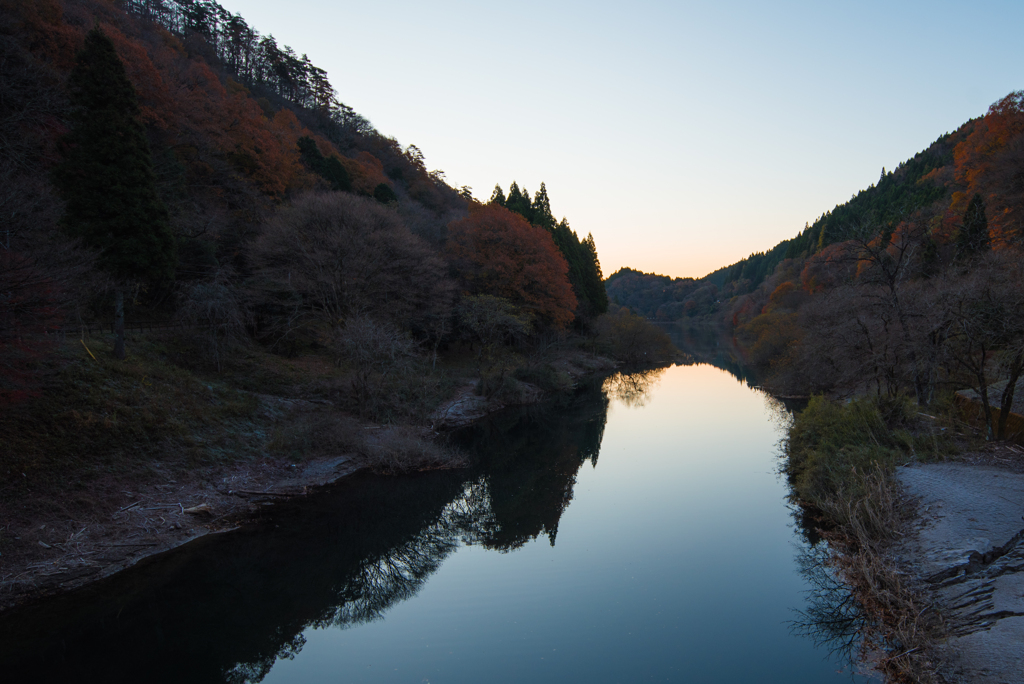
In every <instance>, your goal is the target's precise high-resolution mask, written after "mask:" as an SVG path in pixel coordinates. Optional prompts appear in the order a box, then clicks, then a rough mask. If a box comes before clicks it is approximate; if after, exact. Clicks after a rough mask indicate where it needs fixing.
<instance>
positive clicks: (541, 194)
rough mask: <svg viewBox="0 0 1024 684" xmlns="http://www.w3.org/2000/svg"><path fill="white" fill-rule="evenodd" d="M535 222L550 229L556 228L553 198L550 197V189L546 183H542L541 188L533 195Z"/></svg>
mask: <svg viewBox="0 0 1024 684" xmlns="http://www.w3.org/2000/svg"><path fill="white" fill-rule="evenodd" d="M531 209H532V212H531V213H532V214H533V223H535V224H536V225H538V226H541V227H542V228H546V229H548V230H554V229H555V217H554V216H553V215H552V214H551V200H550V199H549V198H548V189H547V187H546V186H545V185H544V183H541V184H540V190H538V191H537V194H536V195H534V196H533V206H532V207H531Z"/></svg>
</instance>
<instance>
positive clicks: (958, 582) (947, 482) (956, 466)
mask: <svg viewBox="0 0 1024 684" xmlns="http://www.w3.org/2000/svg"><path fill="white" fill-rule="evenodd" d="M1007 456H1010V458H1008V459H1007V460H1006V463H1005V464H1003V463H1000V462H999V459H998V458H996V459H995V460H993V458H988V459H986V460H987V461H988V462H989V463H996V464H998V466H999V467H997V466H996V465H972V464H967V463H931V464H924V465H914V466H911V467H907V468H903V469H901V470H900V472H899V477H900V480H901V481H902V482H903V485H904V486H905V487H906V489H907V491H908V493H910V494H911V495H913V496H916V497H918V498H919V499H920V500H921V507H920V512H921V517H920V521H919V525H918V529H917V530H916V535H915V536H914V538H912V539H910V540H908V541H907V542H906V544H905V545H904V549H903V554H904V556H905V558H906V559H907V560H908V561H909V562H910V565H911V566H912V567H914V568H915V569H916V570H917V572H918V574H919V578H920V579H921V580H924V583H925V586H928V587H930V591H931V592H932V595H933V598H934V600H935V602H936V604H937V605H938V606H939V607H940V609H941V612H942V613H943V615H944V616H945V617H946V619H947V621H948V627H949V633H950V638H949V639H948V641H947V643H946V644H944V645H943V646H942V647H941V648H942V650H943V655H946V656H947V657H949V659H950V661H951V662H952V663H953V666H954V668H955V671H956V675H957V676H959V677H960V678H961V681H963V682H967V683H970V684H974V683H977V682H981V683H985V684H988V683H991V684H1024V519H1022V514H1024V474H1022V473H1020V472H1014V470H1019V469H1020V468H1019V467H1016V466H1018V465H1019V456H1018V457H1017V458H1013V457H1012V454H1007Z"/></svg>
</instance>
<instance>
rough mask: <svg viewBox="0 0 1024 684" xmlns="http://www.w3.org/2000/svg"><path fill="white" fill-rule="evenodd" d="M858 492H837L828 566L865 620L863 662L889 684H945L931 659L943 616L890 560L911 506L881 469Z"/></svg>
mask: <svg viewBox="0 0 1024 684" xmlns="http://www.w3.org/2000/svg"><path fill="white" fill-rule="evenodd" d="M861 491H862V495H861V496H859V497H857V498H849V497H845V496H843V495H842V493H840V494H839V495H837V496H835V497H834V498H833V499H831V500H830V501H828V502H827V503H826V505H825V508H824V509H823V510H824V512H825V514H826V515H827V516H828V517H829V518H830V519H831V520H844V521H846V522H845V523H843V524H841V525H840V526H839V527H838V528H837V529H836V530H833V531H832V532H830V533H828V534H827V538H828V540H829V543H830V545H831V549H832V553H831V557H830V561H829V562H830V564H831V565H832V566H833V567H834V568H835V569H836V570H837V571H838V573H839V575H840V576H841V577H842V578H843V579H844V580H845V582H846V583H847V584H848V585H849V587H850V588H851V591H852V594H853V596H854V598H855V599H856V601H857V602H858V604H859V605H860V608H861V610H862V611H863V613H864V617H865V625H866V629H865V630H864V632H863V633H862V635H861V636H862V641H861V652H862V656H863V657H864V659H865V660H866V661H868V662H871V663H872V664H873V665H874V667H875V669H877V670H879V671H881V672H883V673H885V675H886V677H887V679H888V681H891V682H911V683H914V684H938V683H940V682H943V681H945V680H944V679H943V678H942V675H941V670H942V667H941V664H940V663H938V662H937V661H936V659H935V656H934V647H935V645H936V644H937V643H939V642H940V641H941V640H943V639H944V638H945V636H946V629H945V624H944V622H943V619H942V616H941V614H940V613H939V612H938V611H937V610H936V608H935V606H934V605H933V604H932V603H931V601H930V600H929V599H928V598H927V593H926V592H925V591H923V590H922V589H921V587H920V586H918V583H917V582H916V581H914V580H913V579H912V578H911V576H910V575H909V574H908V573H906V572H904V571H903V570H902V569H901V568H900V567H899V565H898V563H897V561H896V558H895V555H894V553H893V548H894V546H895V544H896V543H897V542H898V541H899V539H900V538H901V537H902V536H903V535H904V533H905V530H906V529H907V526H908V523H909V521H910V520H911V518H912V516H913V513H914V511H913V503H912V502H910V501H909V500H908V499H906V498H905V497H904V496H903V494H902V492H901V489H900V485H899V483H898V482H897V481H896V479H895V478H894V477H893V476H892V474H891V473H890V472H888V471H887V470H886V469H885V468H884V467H883V466H882V465H880V464H879V465H876V466H875V468H874V469H873V470H872V471H871V472H869V473H867V474H865V475H863V477H862V485H861ZM879 654H882V655H879Z"/></svg>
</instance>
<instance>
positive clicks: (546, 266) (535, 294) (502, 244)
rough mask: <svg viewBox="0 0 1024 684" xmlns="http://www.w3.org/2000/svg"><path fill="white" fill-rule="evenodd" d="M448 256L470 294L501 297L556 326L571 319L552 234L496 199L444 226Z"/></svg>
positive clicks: (571, 303)
mask: <svg viewBox="0 0 1024 684" xmlns="http://www.w3.org/2000/svg"><path fill="white" fill-rule="evenodd" d="M447 250H448V255H449V257H450V259H451V261H452V264H453V265H454V266H455V268H456V269H457V270H458V272H459V274H460V276H461V277H462V279H463V281H464V282H465V283H466V286H467V289H468V291H469V292H470V293H472V294H489V295H494V296H497V297H504V298H505V299H508V300H509V301H511V302H512V303H514V304H516V305H517V306H521V307H523V308H524V309H526V310H528V311H531V312H533V313H534V314H536V315H537V316H538V317H539V318H541V319H542V320H544V321H545V322H547V323H550V324H551V325H553V326H554V327H555V328H559V329H564V328H565V327H566V326H567V325H568V324H569V323H571V322H572V320H573V311H574V310H575V308H576V296H575V295H574V294H573V292H572V286H571V285H570V284H569V278H568V272H569V266H568V264H566V262H565V259H564V258H563V257H562V255H561V253H560V252H559V251H558V248H557V247H556V246H555V242H554V240H553V239H552V238H551V234H550V233H548V232H547V231H546V230H544V229H543V228H540V227H538V226H534V225H531V224H530V223H529V221H527V220H526V219H524V218H523V217H522V216H520V215H519V214H515V213H513V212H511V211H509V210H507V209H505V208H504V207H501V206H498V205H496V204H488V205H483V206H475V207H473V208H472V209H471V211H470V214H469V216H467V217H466V218H464V219H461V220H459V221H455V222H453V223H452V224H451V225H450V226H449V227H448V245H447Z"/></svg>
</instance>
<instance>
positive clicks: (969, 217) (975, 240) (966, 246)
mask: <svg viewBox="0 0 1024 684" xmlns="http://www.w3.org/2000/svg"><path fill="white" fill-rule="evenodd" d="M988 247H989V237H988V219H986V218H985V200H983V199H982V198H981V195H979V194H977V193H975V195H974V197H972V198H971V201H970V203H969V204H968V205H967V210H966V211H964V219H963V221H962V222H961V224H960V232H959V233H957V236H956V252H957V256H958V257H960V258H970V257H972V256H974V255H975V254H978V253H979V252H983V251H985V250H986V249H988Z"/></svg>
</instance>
